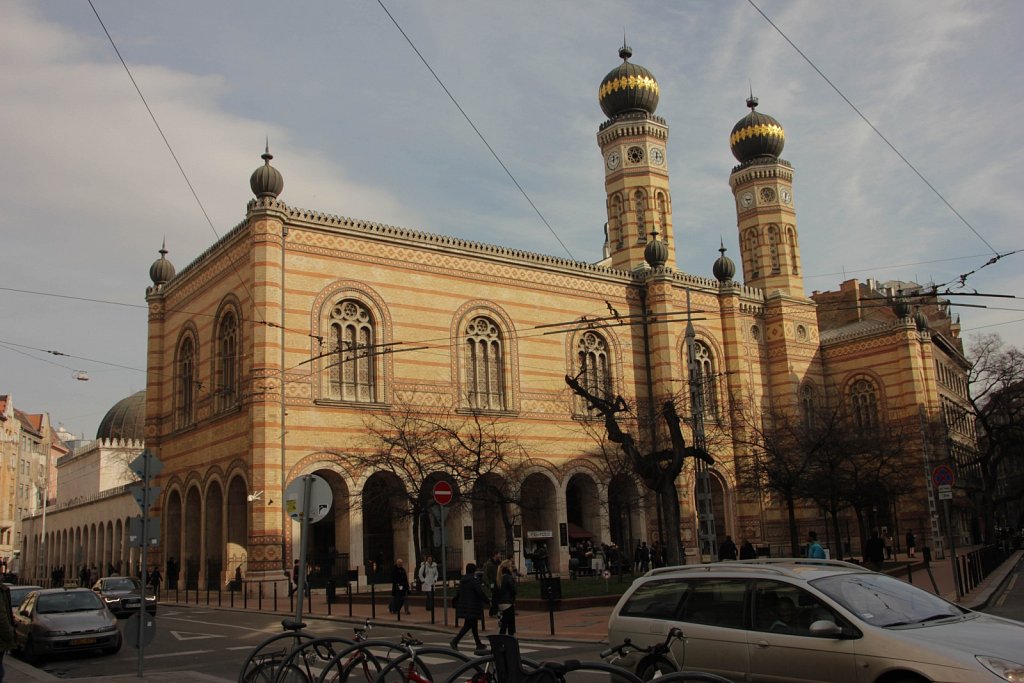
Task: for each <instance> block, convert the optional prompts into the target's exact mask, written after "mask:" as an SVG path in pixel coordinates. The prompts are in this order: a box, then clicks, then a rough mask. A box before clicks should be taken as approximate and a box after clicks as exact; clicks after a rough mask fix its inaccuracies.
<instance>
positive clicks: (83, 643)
mask: <svg viewBox="0 0 1024 683" xmlns="http://www.w3.org/2000/svg"><path fill="white" fill-rule="evenodd" d="M14 641H15V648H16V649H17V650H18V651H19V652H20V653H21V655H22V656H23V657H24V658H25V660H26V661H29V662H35V661H38V660H39V659H40V658H41V657H42V656H43V655H50V656H52V655H56V654H64V653H71V652H82V651H95V650H100V651H102V652H103V653H104V654H114V653H115V652H117V651H118V650H120V649H121V632H120V631H119V630H118V629H117V618H116V617H114V615H113V614H111V613H110V610H108V609H107V606H106V605H104V604H103V600H101V599H100V597H99V596H98V595H96V594H95V593H93V592H92V591H91V590H89V589H88V588H46V589H42V590H37V591H34V592H32V593H29V594H28V596H27V597H26V598H25V601H24V602H23V603H22V604H21V607H20V608H18V611H17V612H15V614H14Z"/></svg>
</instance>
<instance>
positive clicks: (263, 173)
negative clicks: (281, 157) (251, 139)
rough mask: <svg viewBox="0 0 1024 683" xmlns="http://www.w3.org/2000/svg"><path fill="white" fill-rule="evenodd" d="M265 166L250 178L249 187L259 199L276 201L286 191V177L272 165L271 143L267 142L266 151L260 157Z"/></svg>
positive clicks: (254, 172)
mask: <svg viewBox="0 0 1024 683" xmlns="http://www.w3.org/2000/svg"><path fill="white" fill-rule="evenodd" d="M260 158H261V159H263V162H264V163H263V165H262V166H260V167H259V168H257V169H256V170H255V171H253V172H252V176H250V177H249V187H250V188H251V189H252V193H253V194H254V195H256V196H257V197H258V198H263V197H271V198H274V199H276V198H277V197H278V196H280V194H281V191H282V190H284V176H282V175H281V172H280V171H278V170H277V169H276V168H274V167H273V166H271V165H270V160H271V159H273V158H274V155H273V154H271V153H270V141H269V140H268V141H267V147H266V151H265V152H264V153H263V154H262V155H261V157H260Z"/></svg>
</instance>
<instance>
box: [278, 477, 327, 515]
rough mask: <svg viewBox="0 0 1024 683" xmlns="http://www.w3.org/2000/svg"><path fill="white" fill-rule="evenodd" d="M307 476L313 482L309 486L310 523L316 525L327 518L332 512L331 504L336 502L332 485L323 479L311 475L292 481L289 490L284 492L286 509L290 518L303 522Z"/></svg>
mask: <svg viewBox="0 0 1024 683" xmlns="http://www.w3.org/2000/svg"><path fill="white" fill-rule="evenodd" d="M307 476H308V477H310V478H311V479H312V480H313V481H312V482H311V483H310V486H309V523H310V524H315V523H316V522H319V521H320V520H321V519H323V518H324V517H326V516H327V513H328V512H330V511H331V503H332V502H333V501H334V494H333V493H332V492H331V485H330V484H328V483H327V481H326V480H324V479H323V478H322V477H318V476H317V475H315V474H309V475H304V476H301V477H299V478H297V479H294V480H292V483H290V484H288V488H286V489H285V490H284V509H285V510H286V511H287V512H288V516H289V517H291V518H292V519H294V520H295V521H297V522H301V521H302V509H303V502H304V501H303V498H304V497H305V491H306V481H305V479H306V477H307Z"/></svg>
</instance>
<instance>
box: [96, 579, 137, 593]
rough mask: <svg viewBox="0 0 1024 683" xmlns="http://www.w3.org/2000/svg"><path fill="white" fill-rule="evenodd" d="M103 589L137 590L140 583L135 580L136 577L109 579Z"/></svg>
mask: <svg viewBox="0 0 1024 683" xmlns="http://www.w3.org/2000/svg"><path fill="white" fill-rule="evenodd" d="M103 590H105V591H137V590H139V584H138V583H136V582H135V579H129V578H127V577H125V578H123V579H107V580H106V581H105V582H104V583H103Z"/></svg>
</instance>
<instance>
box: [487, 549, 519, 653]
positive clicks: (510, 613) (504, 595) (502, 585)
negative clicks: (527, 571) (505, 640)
mask: <svg viewBox="0 0 1024 683" xmlns="http://www.w3.org/2000/svg"><path fill="white" fill-rule="evenodd" d="M517 588H518V587H517V585H516V576H515V569H514V568H513V567H512V560H505V561H504V562H502V563H501V564H500V565H499V566H498V582H497V585H496V587H495V589H494V598H493V601H492V603H491V605H492V606H491V609H492V610H493V609H494V608H495V606H497V612H498V614H497V616H498V634H499V635H510V636H514V635H515V634H516V592H517Z"/></svg>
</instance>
